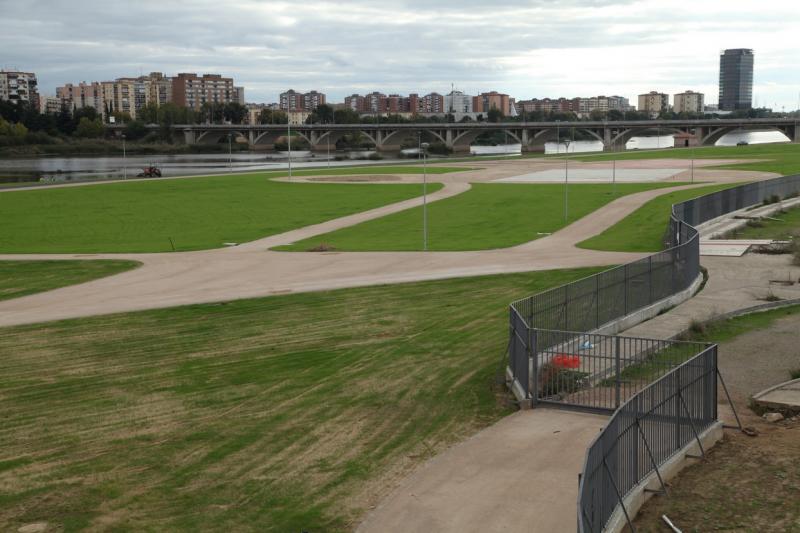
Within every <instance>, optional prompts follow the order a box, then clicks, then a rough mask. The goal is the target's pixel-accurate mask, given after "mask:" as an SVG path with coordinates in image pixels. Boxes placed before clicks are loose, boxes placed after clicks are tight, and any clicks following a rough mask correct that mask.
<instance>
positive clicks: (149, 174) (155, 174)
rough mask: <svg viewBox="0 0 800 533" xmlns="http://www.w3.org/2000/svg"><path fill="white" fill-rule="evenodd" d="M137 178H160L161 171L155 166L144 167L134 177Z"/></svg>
mask: <svg viewBox="0 0 800 533" xmlns="http://www.w3.org/2000/svg"><path fill="white" fill-rule="evenodd" d="M136 177H137V178H160V177H161V169H160V168H158V167H155V166H152V165H151V166H149V167H144V168H143V169H142V171H141V172H139V173H138V174H137V175H136Z"/></svg>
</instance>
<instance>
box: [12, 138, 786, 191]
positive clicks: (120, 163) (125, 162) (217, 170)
mask: <svg viewBox="0 0 800 533" xmlns="http://www.w3.org/2000/svg"><path fill="white" fill-rule="evenodd" d="M788 140H789V139H788V138H787V137H786V136H784V135H783V134H782V133H779V132H774V131H771V132H739V133H730V134H728V135H726V136H724V137H723V138H722V139H720V140H719V141H718V142H717V146H735V145H736V144H737V143H739V142H747V143H749V144H760V143H771V142H788ZM672 145H673V139H672V136H669V135H662V136H660V137H655V136H654V137H634V138H632V139H631V140H630V141H629V142H628V143H627V145H626V146H625V148H626V149H628V150H652V149H658V148H666V147H671V146H672ZM520 148H521V147H520V145H519V144H507V145H501V146H472V147H470V152H471V153H472V154H474V155H502V154H508V155H514V154H519V153H520ZM602 150H603V143H602V142H600V141H575V142H572V143H570V144H569V153H585V152H600V151H602ZM566 151H567V145H566V144H565V143H561V144H560V145H558V146H557V145H556V143H554V142H553V143H547V144H546V145H545V153H546V154H556V153H566ZM409 152H413V150H409ZM371 153H372V152H353V153H350V157H351V159H345V160H342V161H336V160H334V159H333V154H332V157H331V158H330V159H329V158H328V157H327V155H326V154H324V153H323V154H319V153H317V154H313V153H311V152H304V151H293V152H292V168H308V167H322V168H325V167H330V168H335V167H338V166H352V165H360V164H375V161H371V160H367V159H366V158H367V157H368V156H369V155H370V154H371ZM382 155H383V156H384V160H383V161H382V162H383V163H384V164H392V163H399V162H402V161H403V159H400V158H399V157H398V154H382ZM150 165H154V166H157V167H159V168H160V169H161V172H162V175H164V176H192V175H202V174H223V173H226V172H234V171H235V172H243V171H263V170H285V169H287V167H288V158H287V157H286V153H285V152H284V153H269V154H264V153H255V152H247V153H234V154H233V155H231V156H230V158H229V156H228V154H185V155H137V156H128V157H125V158H123V157H121V156H99V157H60V156H59V157H31V158H15V159H2V158H0V184H2V181H3V180H5V181H9V179H8V178H6V177H8V176H13V178H12V181H25V182H30V181H31V180H38V179H40V178H41V180H40V182H44V183H53V182H56V183H58V182H65V181H88V180H95V179H97V180H99V179H121V178H125V177H128V178H132V177H136V175H137V174H138V173H140V172H141V171H142V169H143V168H144V167H146V166H150Z"/></svg>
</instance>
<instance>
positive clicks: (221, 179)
mask: <svg viewBox="0 0 800 533" xmlns="http://www.w3.org/2000/svg"><path fill="white" fill-rule="evenodd" d="M428 170H429V172H430V171H433V172H436V173H444V172H451V171H456V170H464V169H463V168H454V167H431V168H429V169H428ZM421 172H422V168H421V167H418V166H410V167H368V168H350V169H332V170H331V171H328V170H316V171H298V172H297V173H296V175H298V176H299V175H327V174H380V173H389V174H391V173H413V174H416V173H421ZM281 175H285V173H280V172H273V173H257V174H236V175H230V176H214V177H203V178H190V179H170V180H154V181H136V182H129V183H124V182H118V183H110V184H103V185H87V186H79V187H62V188H52V189H42V190H31V191H9V192H5V193H0V212H2V213H3V231H2V232H0V252H5V253H45V252H47V253H59V252H63V253H69V252H76V253H94V252H165V251H170V250H172V244H171V243H170V239H172V242H173V243H174V246H175V249H176V250H178V251H185V250H198V249H205V248H215V247H219V246H222V245H223V243H225V242H246V241H251V240H254V239H258V238H261V237H265V236H268V235H273V234H276V233H281V232H283V231H288V230H290V229H294V228H298V227H302V226H307V225H310V224H315V223H319V222H323V221H325V220H330V219H334V218H337V217H341V216H345V215H349V214H352V213H356V212H360V211H365V210H368V209H372V208H375V207H380V206H382V205H386V204H390V203H393V202H398V201H401V200H406V199H409V198H413V197H415V196H419V195H420V194H421V187H420V186H419V185H416V184H396V185H395V184H391V185H376V184H370V185H363V184H330V183H286V182H278V181H273V180H270V179H268V178H270V177H276V176H281ZM440 187H441V185H440V184H432V185H430V187H429V190H431V191H435V190H438V189H439V188H440Z"/></svg>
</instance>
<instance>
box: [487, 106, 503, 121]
mask: <svg viewBox="0 0 800 533" xmlns="http://www.w3.org/2000/svg"><path fill="white" fill-rule="evenodd" d="M486 116H487V118H488V119H489V122H500V120H501V119H502V118H503V112H502V111H500V110H499V109H497V108H496V107H492V108H491V109H490V110H489V112H488V113H486Z"/></svg>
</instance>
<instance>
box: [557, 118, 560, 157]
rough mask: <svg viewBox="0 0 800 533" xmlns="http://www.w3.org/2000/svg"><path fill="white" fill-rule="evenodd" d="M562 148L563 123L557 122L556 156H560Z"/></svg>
mask: <svg viewBox="0 0 800 533" xmlns="http://www.w3.org/2000/svg"><path fill="white" fill-rule="evenodd" d="M560 148H561V121H560V120H556V154H558V152H559V149H560Z"/></svg>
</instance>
